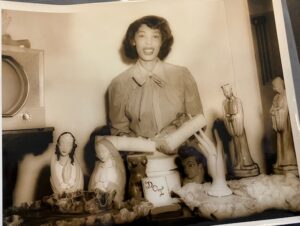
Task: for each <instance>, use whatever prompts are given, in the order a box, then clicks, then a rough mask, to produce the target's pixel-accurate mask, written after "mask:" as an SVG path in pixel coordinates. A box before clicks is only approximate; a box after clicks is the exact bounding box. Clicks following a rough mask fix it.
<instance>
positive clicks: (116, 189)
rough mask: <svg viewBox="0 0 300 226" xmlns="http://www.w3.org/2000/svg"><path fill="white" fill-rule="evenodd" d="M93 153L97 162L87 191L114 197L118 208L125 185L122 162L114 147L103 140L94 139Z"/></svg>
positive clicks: (122, 197)
mask: <svg viewBox="0 0 300 226" xmlns="http://www.w3.org/2000/svg"><path fill="white" fill-rule="evenodd" d="M95 151H96V157H97V161H96V163H95V168H94V171H93V173H92V175H91V178H90V181H89V187H88V189H89V191H94V190H97V189H98V190H100V191H103V192H107V193H110V194H113V195H115V198H114V203H115V205H116V207H118V208H119V207H120V205H121V203H122V201H123V199H124V193H125V183H126V173H125V166H124V163H123V160H122V158H121V156H120V154H119V152H118V150H117V149H116V148H115V146H114V145H113V144H112V143H111V142H110V141H109V140H107V139H105V138H102V139H96V141H95ZM114 193H115V194H114Z"/></svg>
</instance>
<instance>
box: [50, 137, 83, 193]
mask: <svg viewBox="0 0 300 226" xmlns="http://www.w3.org/2000/svg"><path fill="white" fill-rule="evenodd" d="M76 147H77V144H76V140H75V137H74V136H73V134H72V133H70V132H64V133H62V134H61V135H60V136H59V137H58V139H57V144H56V148H55V153H54V154H53V155H52V158H51V166H50V168H51V177H50V182H51V187H52V190H53V192H54V193H58V194H61V193H71V192H75V191H77V190H83V175H82V171H81V168H80V165H79V163H78V161H77V159H76V157H75V150H76Z"/></svg>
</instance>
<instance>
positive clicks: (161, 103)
mask: <svg viewBox="0 0 300 226" xmlns="http://www.w3.org/2000/svg"><path fill="white" fill-rule="evenodd" d="M108 92H109V119H110V122H111V126H112V128H111V132H112V135H128V136H142V137H149V138H150V137H154V136H155V135H157V134H159V132H160V131H161V130H162V129H163V128H164V127H166V126H167V125H169V124H170V123H171V122H172V121H173V120H174V119H176V116H177V115H178V114H181V113H189V114H191V115H196V114H202V112H203V110H202V105H201V101H200V96H199V93H198V88H197V84H196V82H195V80H194V78H193V76H192V75H191V73H190V72H189V71H188V69H186V68H184V67H180V66H175V65H172V64H168V63H164V62H162V61H160V60H158V61H157V63H156V65H155V67H154V69H153V70H152V71H147V70H146V69H145V68H143V67H142V66H141V64H140V63H139V61H137V63H136V64H135V65H134V66H132V67H131V68H129V69H128V70H126V71H125V72H123V73H122V74H120V75H119V76H117V77H116V78H115V79H114V80H113V81H112V83H111V84H110V86H109V89H108Z"/></svg>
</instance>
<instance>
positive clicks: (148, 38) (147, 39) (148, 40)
mask: <svg viewBox="0 0 300 226" xmlns="http://www.w3.org/2000/svg"><path fill="white" fill-rule="evenodd" d="M146 44H148V45H150V44H152V38H151V37H147V38H146Z"/></svg>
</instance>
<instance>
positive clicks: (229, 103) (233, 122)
mask: <svg viewBox="0 0 300 226" xmlns="http://www.w3.org/2000/svg"><path fill="white" fill-rule="evenodd" d="M222 90H223V93H224V96H225V97H226V99H225V100H224V102H223V110H224V122H225V126H226V129H227V131H228V133H229V134H230V136H231V138H232V141H231V148H230V153H231V160H232V163H233V171H234V175H235V177H237V178H242V177H251V176H257V175H258V174H259V168H258V165H257V164H256V163H254V162H253V160H252V157H251V155H250V151H249V147H248V142H247V137H246V133H245V128H244V112H243V106H242V103H241V101H240V99H239V98H237V97H236V96H234V94H233V92H232V87H231V85H230V84H227V85H224V86H222Z"/></svg>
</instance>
